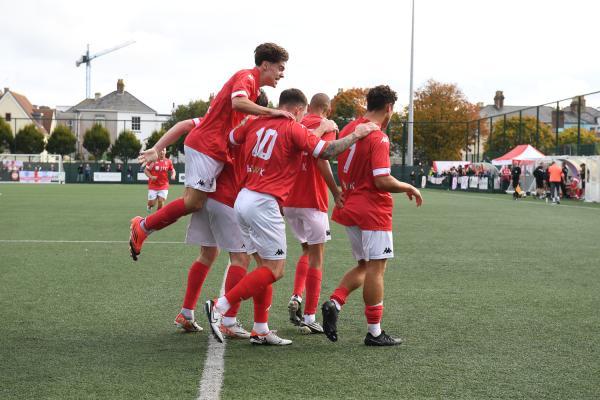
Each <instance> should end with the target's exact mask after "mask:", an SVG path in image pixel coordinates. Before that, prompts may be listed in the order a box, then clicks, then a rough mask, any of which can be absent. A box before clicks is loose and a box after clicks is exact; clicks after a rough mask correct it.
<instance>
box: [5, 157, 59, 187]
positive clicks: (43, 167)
mask: <svg viewBox="0 0 600 400" xmlns="http://www.w3.org/2000/svg"><path fill="white" fill-rule="evenodd" d="M0 182H2V183H6V182H18V183H65V170H64V167H63V159H62V156H61V155H60V154H47V153H41V154H0Z"/></svg>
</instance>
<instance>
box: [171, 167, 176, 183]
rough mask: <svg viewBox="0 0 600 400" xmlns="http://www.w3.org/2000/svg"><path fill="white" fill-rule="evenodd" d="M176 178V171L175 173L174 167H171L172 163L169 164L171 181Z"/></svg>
mask: <svg viewBox="0 0 600 400" xmlns="http://www.w3.org/2000/svg"><path fill="white" fill-rule="evenodd" d="M176 176H177V171H175V167H174V166H173V163H171V180H172V181H174V180H175V177H176Z"/></svg>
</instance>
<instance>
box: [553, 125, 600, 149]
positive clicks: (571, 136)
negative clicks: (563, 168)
mask: <svg viewBox="0 0 600 400" xmlns="http://www.w3.org/2000/svg"><path fill="white" fill-rule="evenodd" d="M579 140H580V141H579V143H580V144H596V143H600V139H598V138H597V137H596V134H595V133H594V132H592V131H589V130H587V129H585V128H581V136H580V139H579ZM558 144H560V145H566V144H577V127H576V126H572V127H570V128H567V129H565V130H563V131H562V132H560V133H559V134H558Z"/></svg>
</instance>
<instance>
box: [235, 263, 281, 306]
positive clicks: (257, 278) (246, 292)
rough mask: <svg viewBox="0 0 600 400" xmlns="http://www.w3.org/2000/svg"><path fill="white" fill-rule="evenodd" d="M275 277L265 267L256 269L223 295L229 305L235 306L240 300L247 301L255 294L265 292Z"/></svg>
mask: <svg viewBox="0 0 600 400" xmlns="http://www.w3.org/2000/svg"><path fill="white" fill-rule="evenodd" d="M275 280H276V279H275V275H273V272H271V270H270V269H269V268H267V267H264V266H263V267H258V268H256V269H255V270H254V271H252V272H250V273H249V274H246V276H244V278H242V280H241V281H239V282H238V284H237V285H235V286H234V287H233V289H231V290H229V291H228V292H227V293H225V297H226V298H227V301H228V302H229V304H235V303H238V302H240V301H242V300H246V299H249V298H250V297H253V296H254V295H256V294H257V293H260V292H262V291H263V290H265V288H266V287H267V286H269V285H270V284H272V283H273V282H275Z"/></svg>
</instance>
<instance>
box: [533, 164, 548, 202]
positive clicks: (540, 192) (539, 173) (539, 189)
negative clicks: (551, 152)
mask: <svg viewBox="0 0 600 400" xmlns="http://www.w3.org/2000/svg"><path fill="white" fill-rule="evenodd" d="M544 175H545V172H544V167H543V166H542V164H540V165H538V166H537V167H536V168H535V170H534V171H533V176H534V178H535V195H536V196H537V198H538V199H543V198H544V197H545V196H544V194H545V193H546V191H545V190H544Z"/></svg>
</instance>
